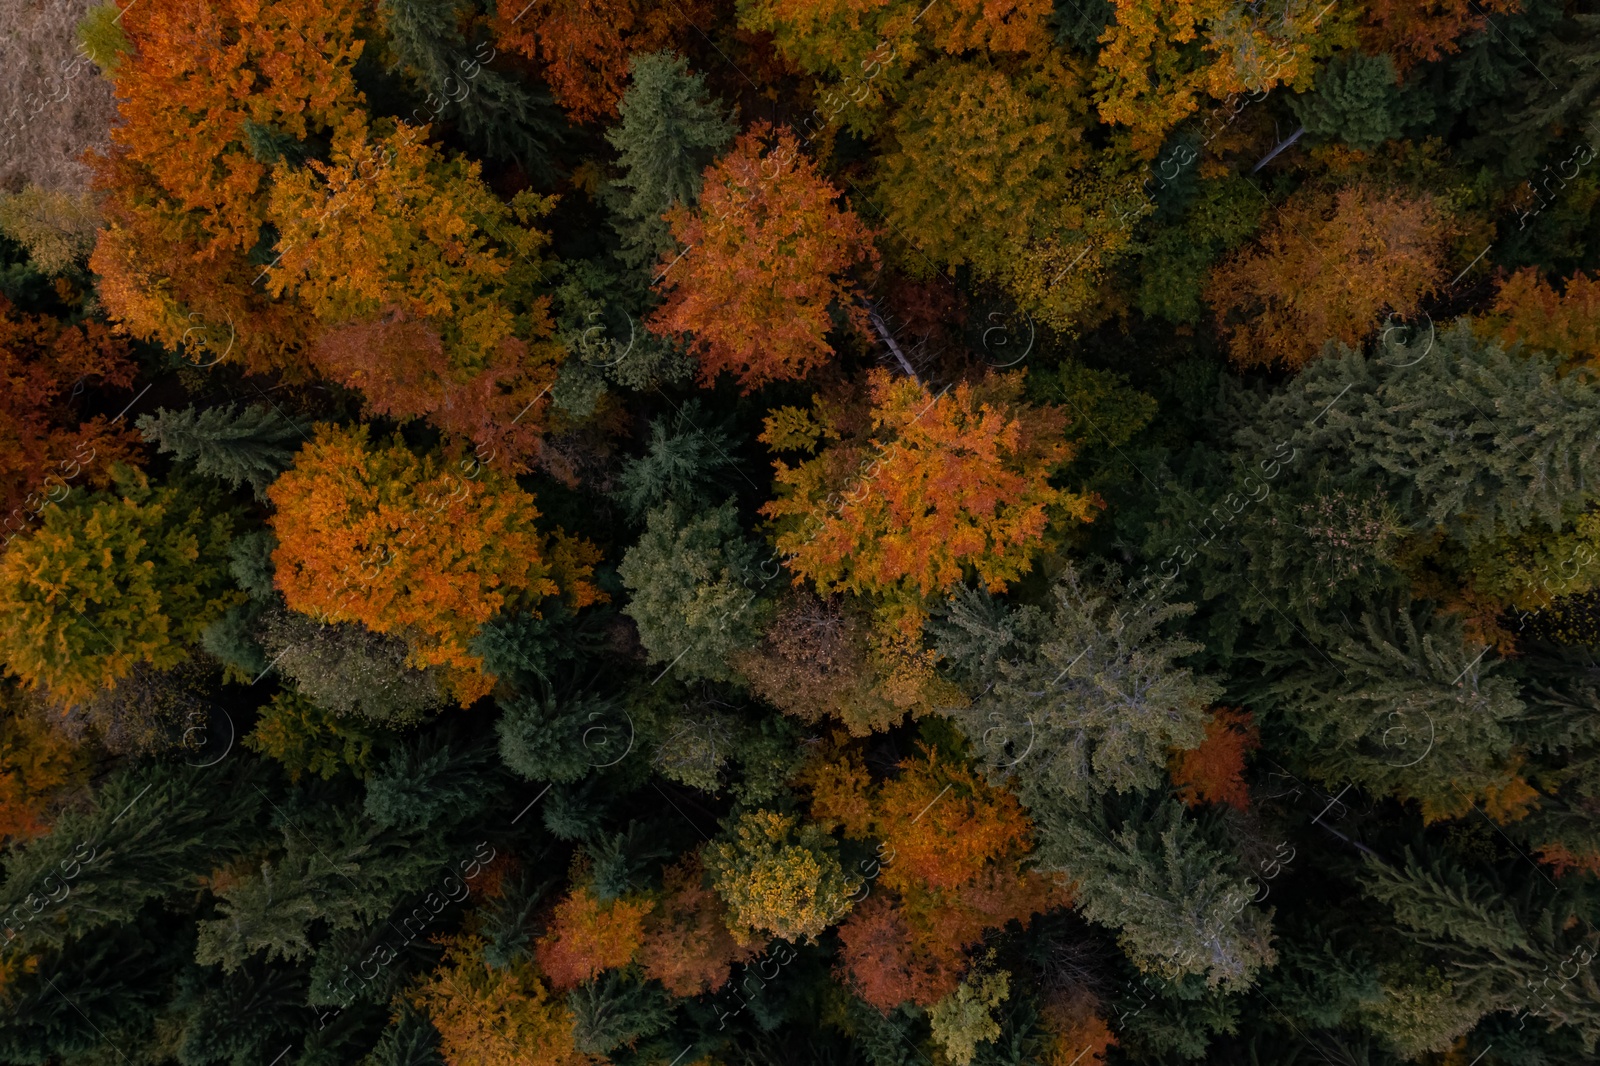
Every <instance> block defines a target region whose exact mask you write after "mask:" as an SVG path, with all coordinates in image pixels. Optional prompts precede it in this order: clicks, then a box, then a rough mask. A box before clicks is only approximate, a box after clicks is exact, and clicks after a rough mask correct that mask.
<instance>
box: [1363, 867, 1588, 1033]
mask: <svg viewBox="0 0 1600 1066" xmlns="http://www.w3.org/2000/svg"><path fill="white" fill-rule="evenodd" d="M1367 873H1368V875H1369V876H1368V878H1367V879H1366V881H1365V882H1364V888H1365V890H1366V891H1367V892H1368V893H1369V894H1370V895H1372V896H1373V897H1374V898H1376V899H1377V900H1379V901H1381V902H1382V903H1384V904H1386V905H1387V906H1388V907H1389V908H1391V909H1392V911H1393V914H1394V919H1395V922H1396V923H1397V925H1398V928H1399V930H1400V932H1401V933H1402V935H1404V936H1406V937H1408V938H1410V939H1411V940H1413V941H1414V942H1415V943H1416V944H1417V945H1418V946H1420V947H1422V948H1423V949H1424V950H1425V951H1426V952H1427V953H1428V956H1429V957H1430V958H1432V959H1436V960H1438V961H1439V962H1440V963H1441V964H1442V965H1443V969H1444V975H1445V977H1446V978H1447V979H1448V980H1449V982H1450V986H1451V989H1452V993H1453V996H1454V999H1455V1002H1456V1003H1457V1004H1458V1005H1460V1006H1461V1007H1463V1008H1466V1009H1468V1010H1470V1011H1471V1012H1472V1013H1473V1014H1474V1015H1476V1016H1479V1017H1481V1016H1482V1015H1484V1014H1487V1013H1489V1012H1491V1011H1526V1012H1528V1013H1529V1014H1532V1015H1534V1016H1535V1017H1538V1018H1540V1019H1542V1020H1543V1021H1544V1022H1545V1023H1546V1024H1547V1025H1549V1026H1551V1027H1552V1028H1561V1027H1566V1026H1570V1027H1572V1028H1573V1029H1574V1030H1576V1032H1577V1034H1578V1035H1579V1037H1580V1038H1581V1040H1582V1044H1583V1049H1584V1052H1585V1053H1593V1052H1594V1050H1595V1047H1596V1043H1597V1042H1600V980H1597V978H1596V974H1595V970H1594V968H1593V967H1592V966H1590V962H1591V961H1592V960H1593V959H1594V958H1595V956H1596V955H1597V954H1600V930H1597V929H1596V928H1595V926H1594V924H1593V922H1592V920H1591V917H1590V916H1591V915H1592V911H1590V910H1589V907H1590V906H1592V901H1591V897H1592V888H1590V889H1587V890H1580V891H1579V892H1578V893H1571V892H1561V891H1558V890H1556V889H1554V887H1553V886H1552V885H1551V884H1549V883H1547V882H1546V881H1544V880H1541V879H1539V878H1528V877H1521V876H1518V877H1517V878H1516V879H1515V880H1514V881H1508V879H1506V878H1505V877H1504V876H1503V875H1500V874H1498V873H1491V874H1488V875H1487V876H1486V875H1485V873H1484V872H1483V871H1481V870H1476V871H1474V870H1469V869H1468V868H1466V867H1465V866H1463V864H1461V863H1460V861H1459V860H1456V859H1454V858H1452V857H1451V856H1449V855H1447V854H1443V853H1440V852H1438V851H1435V850H1427V849H1422V850H1419V851H1413V850H1412V849H1411V848H1410V847H1407V848H1406V849H1405V862H1404V864H1403V865H1401V866H1390V865H1388V864H1385V863H1383V862H1380V861H1378V860H1375V859H1372V858H1370V857H1369V858H1368V860H1367ZM1471 1021H1476V1017H1473V1018H1472V1019H1471ZM1467 1024H1468V1025H1469V1026H1470V1024H1471V1022H1470V1021H1469V1022H1468V1023H1467Z"/></svg>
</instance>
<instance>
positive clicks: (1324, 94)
mask: <svg viewBox="0 0 1600 1066" xmlns="http://www.w3.org/2000/svg"><path fill="white" fill-rule="evenodd" d="M1399 82H1400V76H1399V74H1398V73H1397V72H1396V70H1395V66H1394V59H1393V58H1392V57H1390V56H1389V55H1378V56H1369V55H1365V54H1363V53H1361V52H1352V53H1349V54H1347V55H1344V56H1340V57H1339V58H1337V59H1335V60H1333V61H1332V62H1330V63H1329V64H1328V65H1327V66H1325V67H1323V68H1322V69H1321V70H1319V71H1318V72H1317V81H1316V86H1315V88H1314V89H1313V90H1312V91H1311V92H1310V93H1307V94H1305V95H1303V96H1296V97H1294V98H1292V99H1291V101H1290V106H1291V107H1292V108H1294V110H1295V113H1296V114H1297V115H1299V117H1300V122H1301V123H1302V124H1303V125H1304V127H1305V130H1306V132H1307V133H1309V134H1311V135H1312V136H1313V137H1328V138H1334V137H1337V138H1338V139H1339V140H1341V141H1343V142H1344V143H1345V144H1348V145H1349V146H1350V147H1352V148H1354V149H1356V150H1357V151H1360V152H1367V151H1371V150H1372V149H1374V148H1376V147H1378V146H1379V145H1380V144H1382V143H1383V142H1384V141H1389V140H1393V139H1395V138H1397V137H1399V136H1400V135H1401V134H1402V133H1403V132H1404V131H1405V130H1406V129H1408V128H1412V127H1416V126H1420V125H1423V124H1425V123H1427V122H1430V121H1431V120H1432V119H1433V105H1432V102H1431V101H1430V100H1429V99H1428V97H1427V96H1426V95H1424V94H1422V93H1418V92H1415V91H1408V90H1407V89H1403V88H1402V87H1401V86H1400V84H1399Z"/></svg>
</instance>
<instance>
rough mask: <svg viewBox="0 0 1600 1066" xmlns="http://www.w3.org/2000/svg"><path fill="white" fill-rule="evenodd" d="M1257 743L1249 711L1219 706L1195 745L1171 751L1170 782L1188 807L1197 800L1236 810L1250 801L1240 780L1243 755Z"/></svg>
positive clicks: (1248, 791)
mask: <svg viewBox="0 0 1600 1066" xmlns="http://www.w3.org/2000/svg"><path fill="white" fill-rule="evenodd" d="M1260 746H1261V733H1260V730H1258V729H1257V728H1256V727H1255V722H1254V720H1253V719H1252V717H1251V715H1250V712H1249V711H1245V710H1239V709H1237V708H1233V707H1219V708H1217V710H1216V711H1214V712H1212V715H1211V721H1209V722H1207V723H1206V738H1205V739H1204V740H1202V741H1201V742H1200V746H1199V747H1197V748H1190V749H1188V750H1179V751H1176V752H1174V753H1173V756H1172V762H1171V764H1170V772H1171V774H1172V783H1173V784H1174V785H1176V786H1177V788H1178V796H1179V798H1180V799H1182V800H1183V802H1184V803H1187V804H1188V805H1189V806H1191V807H1196V806H1199V805H1200V804H1201V803H1226V804H1227V805H1228V806H1230V807H1233V808H1236V809H1237V810H1241V811H1242V810H1244V809H1245V808H1246V807H1248V806H1249V805H1250V790H1249V788H1248V787H1246V785H1245V783H1244V760H1245V755H1246V754H1247V753H1248V752H1250V751H1252V750H1253V749H1255V748H1259V747H1260Z"/></svg>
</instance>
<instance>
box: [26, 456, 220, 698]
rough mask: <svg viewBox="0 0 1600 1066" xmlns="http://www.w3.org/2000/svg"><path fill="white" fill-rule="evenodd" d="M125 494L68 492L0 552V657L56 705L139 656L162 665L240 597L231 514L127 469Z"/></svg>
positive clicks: (107, 679)
mask: <svg viewBox="0 0 1600 1066" xmlns="http://www.w3.org/2000/svg"><path fill="white" fill-rule="evenodd" d="M119 473H120V475H121V480H120V482H119V484H118V489H119V490H120V491H121V493H122V495H121V496H120V498H119V497H117V496H113V495H111V494H108V493H95V494H93V495H88V496H77V497H71V498H69V499H68V500H67V501H65V506H60V505H58V506H53V507H47V508H46V509H45V515H44V525H43V527H42V528H41V529H39V530H38V531H37V532H35V533H34V534H33V535H31V536H28V537H25V538H20V539H18V540H17V541H16V542H15V543H14V544H12V546H11V548H10V549H9V550H8V551H7V552H6V554H5V555H4V557H0V618H4V619H5V620H6V625H5V626H4V627H0V659H3V660H4V661H5V663H6V666H7V668H8V670H9V671H10V672H11V673H13V674H15V675H16V676H17V677H20V678H21V679H22V681H23V682H24V683H25V684H27V685H28V686H30V687H32V688H37V689H42V690H44V691H45V692H46V693H47V695H48V697H49V698H50V699H51V700H52V701H53V702H56V703H61V704H71V703H79V702H82V701H84V700H87V699H88V698H90V697H91V696H93V695H94V694H95V693H96V692H98V691H101V690H104V689H108V688H110V687H112V686H113V685H114V684H115V683H116V682H117V681H119V680H120V679H122V678H123V677H126V676H127V675H128V674H129V673H130V672H131V671H132V670H133V667H134V664H136V663H139V662H147V663H149V664H150V665H151V666H154V667H156V668H157V669H166V668H168V667H171V666H175V665H177V664H178V663H180V662H182V661H183V660H184V659H185V658H187V657H188V654H189V649H188V647H187V645H189V644H192V643H193V642H195V641H196V640H198V639H199V636H200V631H201V630H203V629H204V628H205V627H206V626H207V625H209V624H210V623H211V621H212V620H213V619H215V618H216V617H217V616H218V615H220V614H221V613H222V612H223V611H224V610H226V609H227V608H228V606H229V605H230V604H232V603H234V602H236V601H237V600H238V599H241V598H242V595H241V594H240V593H238V592H237V591H232V590H230V589H229V587H228V586H229V582H228V574H227V548H228V539H229V534H230V532H231V522H230V520H229V519H228V517H227V516H225V515H211V516H207V515H205V514H204V513H202V511H201V509H200V508H199V507H197V506H195V504H194V502H193V501H192V500H187V499H185V497H184V496H183V494H181V493H180V492H179V491H178V490H175V489H170V488H160V489H152V488H150V487H149V484H148V481H147V480H146V478H145V477H144V475H143V474H140V473H138V472H136V471H131V470H128V469H127V468H120V469H119Z"/></svg>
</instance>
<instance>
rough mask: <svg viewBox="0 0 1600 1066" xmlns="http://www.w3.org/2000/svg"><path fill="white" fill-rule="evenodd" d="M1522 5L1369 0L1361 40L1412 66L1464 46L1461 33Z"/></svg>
mask: <svg viewBox="0 0 1600 1066" xmlns="http://www.w3.org/2000/svg"><path fill="white" fill-rule="evenodd" d="M1518 6H1519V5H1518V4H1517V3H1516V0H1483V2H1481V3H1478V2H1474V0H1428V2H1427V3H1404V2H1402V0H1368V2H1367V3H1365V4H1363V5H1362V6H1361V16H1362V17H1361V27H1360V30H1359V33H1360V41H1361V45H1362V48H1363V49H1364V50H1365V51H1367V52H1371V53H1375V54H1376V53H1384V52H1387V53H1389V54H1391V55H1393V56H1395V57H1396V59H1398V60H1399V66H1400V69H1401V70H1408V69H1410V68H1411V67H1412V66H1415V65H1416V64H1418V63H1432V62H1434V61H1435V60H1437V59H1439V58H1440V57H1441V56H1443V55H1445V54H1447V53H1451V52H1456V51H1458V50H1459V49H1460V47H1461V46H1460V44H1459V43H1458V42H1459V41H1460V39H1461V38H1463V37H1468V36H1471V35H1473V34H1477V33H1481V32H1482V31H1483V29H1484V26H1485V24H1486V23H1488V22H1489V21H1490V16H1491V15H1503V14H1506V13H1507V12H1510V11H1515V10H1516V9H1517V7H1518Z"/></svg>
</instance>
